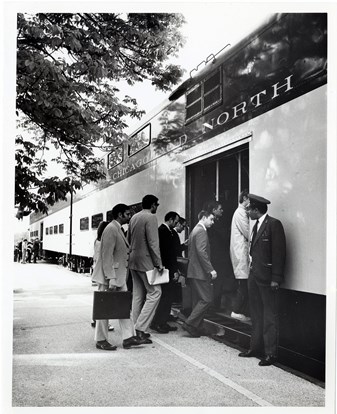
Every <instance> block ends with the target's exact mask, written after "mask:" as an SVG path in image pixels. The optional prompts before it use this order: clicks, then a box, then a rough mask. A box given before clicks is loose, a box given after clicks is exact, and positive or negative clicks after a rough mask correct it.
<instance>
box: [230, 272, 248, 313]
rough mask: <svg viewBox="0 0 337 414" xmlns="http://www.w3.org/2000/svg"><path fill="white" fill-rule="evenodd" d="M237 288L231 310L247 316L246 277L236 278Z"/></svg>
mask: <svg viewBox="0 0 337 414" xmlns="http://www.w3.org/2000/svg"><path fill="white" fill-rule="evenodd" d="M237 284H238V288H237V291H236V295H235V298H234V301H233V312H235V313H240V314H242V315H246V316H249V315H250V311H249V299H248V279H237Z"/></svg>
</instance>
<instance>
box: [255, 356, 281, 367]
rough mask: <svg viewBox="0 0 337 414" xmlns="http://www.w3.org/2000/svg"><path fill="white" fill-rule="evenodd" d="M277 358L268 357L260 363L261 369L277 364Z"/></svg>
mask: <svg viewBox="0 0 337 414" xmlns="http://www.w3.org/2000/svg"><path fill="white" fill-rule="evenodd" d="M276 360H277V358H276V357H273V356H271V355H267V356H266V357H265V358H264V359H261V361H260V362H259V365H260V367H268V366H269V365H273V363H274V362H276Z"/></svg>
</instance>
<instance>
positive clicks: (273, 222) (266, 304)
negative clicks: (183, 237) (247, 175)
mask: <svg viewBox="0 0 337 414" xmlns="http://www.w3.org/2000/svg"><path fill="white" fill-rule="evenodd" d="M248 197H249V201H250V204H249V206H248V212H249V216H250V218H251V219H252V220H256V223H255V225H254V228H253V232H252V236H251V245H250V252H249V254H250V257H251V263H250V273H249V278H248V293H249V300H250V311H251V319H252V336H251V341H250V349H249V350H248V351H246V352H241V353H240V354H239V356H241V357H253V356H258V355H261V354H262V355H263V359H262V360H261V361H260V362H259V365H260V366H268V365H272V364H273V363H274V362H275V361H276V360H277V348H278V300H279V293H278V292H279V288H280V284H281V283H282V282H283V279H284V265H285V257H286V239H285V234H284V229H283V226H282V223H281V222H280V221H279V220H277V219H275V218H273V217H270V216H268V214H267V210H268V207H267V204H270V201H269V200H267V199H265V198H263V197H260V196H257V195H255V194H248Z"/></svg>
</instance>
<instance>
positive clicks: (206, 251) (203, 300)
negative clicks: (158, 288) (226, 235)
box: [183, 211, 217, 338]
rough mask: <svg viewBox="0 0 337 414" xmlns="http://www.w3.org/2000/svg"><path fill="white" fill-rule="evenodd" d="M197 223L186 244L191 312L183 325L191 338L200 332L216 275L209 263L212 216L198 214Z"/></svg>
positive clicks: (207, 213)
mask: <svg viewBox="0 0 337 414" xmlns="http://www.w3.org/2000/svg"><path fill="white" fill-rule="evenodd" d="M198 217H199V222H198V224H197V225H196V226H195V227H194V229H193V230H192V233H191V235H190V238H189V242H188V257H189V264H188V268H187V279H188V280H189V282H190V284H191V288H192V312H191V314H190V316H189V317H188V318H187V319H186V321H185V323H184V324H183V329H185V330H186V331H187V332H188V333H189V334H190V335H191V336H192V337H194V338H197V337H199V336H200V333H201V332H202V323H203V319H204V316H205V314H206V312H207V310H208V308H209V307H210V306H211V304H212V300H213V288H212V281H213V280H214V279H216V277H217V273H216V271H215V270H214V268H213V266H212V264H211V261H210V255H211V251H210V244H209V240H208V234H207V229H209V228H210V227H211V226H212V225H213V224H214V215H213V214H212V213H210V212H207V211H201V212H200V213H199V216H198Z"/></svg>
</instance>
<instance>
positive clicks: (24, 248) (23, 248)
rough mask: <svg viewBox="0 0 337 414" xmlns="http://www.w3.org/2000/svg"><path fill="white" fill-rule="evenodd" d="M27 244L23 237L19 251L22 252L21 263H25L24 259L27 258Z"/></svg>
mask: <svg viewBox="0 0 337 414" xmlns="http://www.w3.org/2000/svg"><path fill="white" fill-rule="evenodd" d="M27 246H28V242H27V239H23V240H22V248H21V252H22V262H21V263H22V264H26V260H27Z"/></svg>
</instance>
